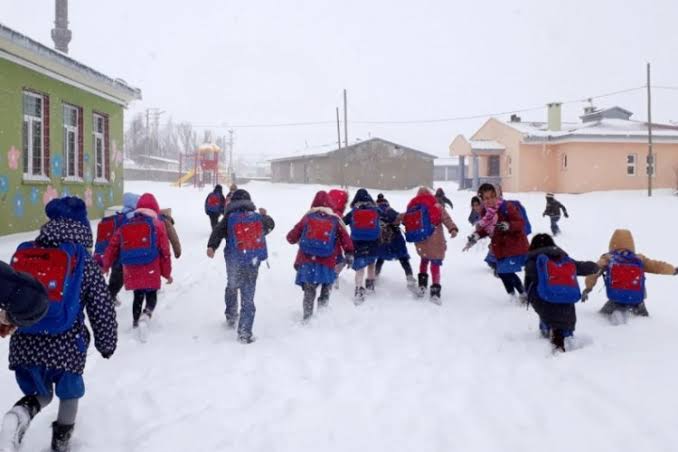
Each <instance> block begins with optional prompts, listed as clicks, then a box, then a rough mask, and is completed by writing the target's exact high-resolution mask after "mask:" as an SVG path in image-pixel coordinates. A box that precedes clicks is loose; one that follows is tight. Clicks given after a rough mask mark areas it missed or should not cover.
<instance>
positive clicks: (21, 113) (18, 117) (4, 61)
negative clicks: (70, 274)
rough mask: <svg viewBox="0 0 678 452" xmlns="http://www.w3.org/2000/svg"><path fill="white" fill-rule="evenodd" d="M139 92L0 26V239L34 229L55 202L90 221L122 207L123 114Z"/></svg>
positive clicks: (118, 80)
mask: <svg viewBox="0 0 678 452" xmlns="http://www.w3.org/2000/svg"><path fill="white" fill-rule="evenodd" d="M136 99H141V91H140V90H139V89H137V88H133V87H131V86H129V85H128V84H127V83H125V82H124V81H122V80H120V79H112V78H110V77H108V76H106V75H104V74H102V73H100V72H97V71H95V70H94V69H92V68H89V67H87V66H85V65H84V64H82V63H79V62H78V61H76V60H74V59H72V58H70V57H69V56H67V55H66V54H64V53H61V52H58V51H56V50H53V49H50V48H49V47H46V46H44V45H42V44H40V43H38V42H36V41H34V40H32V39H30V38H28V37H26V36H24V35H22V34H20V33H17V32H16V31H14V30H11V29H9V28H7V27H5V26H3V25H2V24H0V235H5V234H12V233H15V232H21V231H29V230H34V229H37V228H39V227H40V226H41V225H42V223H43V222H44V221H45V216H44V206H45V204H47V202H49V201H50V200H51V199H53V198H55V197H61V196H67V195H74V196H79V197H81V198H82V199H84V200H85V203H86V204H87V207H88V211H89V215H90V218H100V217H101V216H102V215H103V213H104V210H105V209H106V208H107V207H109V206H112V205H119V204H121V202H122V192H123V170H122V161H123V149H122V147H123V110H124V108H125V107H126V106H127V105H128V104H129V102H131V101H133V100H136Z"/></svg>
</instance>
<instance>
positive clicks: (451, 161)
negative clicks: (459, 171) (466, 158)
mask: <svg viewBox="0 0 678 452" xmlns="http://www.w3.org/2000/svg"><path fill="white" fill-rule="evenodd" d="M457 165H459V157H456V156H455V157H438V158H437V159H435V160H434V161H433V166H457Z"/></svg>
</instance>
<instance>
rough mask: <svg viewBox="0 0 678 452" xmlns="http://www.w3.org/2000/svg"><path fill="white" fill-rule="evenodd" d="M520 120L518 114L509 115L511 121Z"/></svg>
mask: <svg viewBox="0 0 678 452" xmlns="http://www.w3.org/2000/svg"><path fill="white" fill-rule="evenodd" d="M520 121H521V119H520V116H518V115H517V114H515V113H514V114H512V115H511V122H520Z"/></svg>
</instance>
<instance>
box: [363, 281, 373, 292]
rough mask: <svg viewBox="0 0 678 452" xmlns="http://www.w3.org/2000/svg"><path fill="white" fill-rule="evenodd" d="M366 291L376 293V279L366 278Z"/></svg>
mask: <svg viewBox="0 0 678 452" xmlns="http://www.w3.org/2000/svg"><path fill="white" fill-rule="evenodd" d="M365 292H366V293H367V294H368V295H374V280H373V279H366V280H365Z"/></svg>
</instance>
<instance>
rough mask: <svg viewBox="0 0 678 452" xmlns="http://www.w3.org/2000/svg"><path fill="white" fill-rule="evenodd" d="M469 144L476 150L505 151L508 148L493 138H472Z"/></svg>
mask: <svg viewBox="0 0 678 452" xmlns="http://www.w3.org/2000/svg"><path fill="white" fill-rule="evenodd" d="M469 144H470V145H471V149H473V150H474V151H503V150H505V149H506V146H504V145H503V144H501V143H498V142H496V141H493V140H470V141H469Z"/></svg>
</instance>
